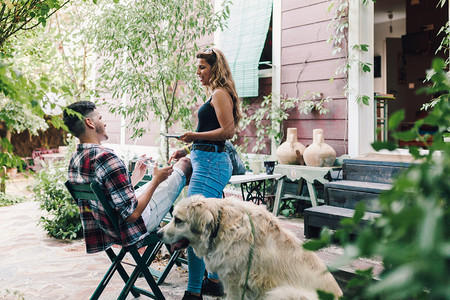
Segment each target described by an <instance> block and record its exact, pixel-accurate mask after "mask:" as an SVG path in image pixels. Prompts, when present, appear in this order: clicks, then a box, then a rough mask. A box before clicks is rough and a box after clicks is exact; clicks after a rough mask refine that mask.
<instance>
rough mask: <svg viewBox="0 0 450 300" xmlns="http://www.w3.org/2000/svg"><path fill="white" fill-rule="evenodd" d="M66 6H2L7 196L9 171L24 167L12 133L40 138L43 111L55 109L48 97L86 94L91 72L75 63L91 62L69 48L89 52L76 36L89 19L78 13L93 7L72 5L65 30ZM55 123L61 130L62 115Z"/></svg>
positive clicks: (0, 85) (0, 156) (1, 157)
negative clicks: (80, 24) (88, 74)
mask: <svg viewBox="0 0 450 300" xmlns="http://www.w3.org/2000/svg"><path fill="white" fill-rule="evenodd" d="M77 2H80V1H77ZM67 3H68V1H61V2H60V1H56V0H45V1H31V0H30V1H5V2H3V3H2V4H1V5H0V7H1V10H0V17H1V19H0V100H1V101H0V126H2V127H3V129H4V130H5V131H6V134H5V136H3V137H2V142H1V144H0V149H1V153H0V162H1V166H2V169H1V170H0V177H1V185H0V191H4V183H5V180H6V179H7V178H6V172H5V168H6V167H16V166H19V167H21V165H22V163H21V162H22V161H21V159H20V158H19V157H16V156H14V155H13V150H12V145H11V143H10V139H11V133H20V132H22V131H24V130H28V131H29V132H30V134H37V130H44V129H46V128H47V127H48V125H47V123H46V122H45V120H44V116H45V112H44V111H43V109H42V107H44V106H47V108H48V109H50V108H52V109H54V108H55V106H56V104H55V103H52V101H50V99H49V95H52V94H53V95H58V97H59V96H64V95H65V96H69V97H70V98H72V97H75V98H77V97H78V98H79V97H81V96H82V94H83V93H85V91H86V88H85V86H86V83H85V82H86V80H85V77H86V76H85V74H86V72H87V71H86V67H85V65H83V64H78V65H77V64H76V62H77V61H82V62H85V61H86V55H85V53H86V51H84V53H81V54H80V51H79V50H78V51H77V52H76V53H75V52H74V51H67V48H68V47H70V46H72V47H80V45H81V47H80V48H79V49H81V50H86V47H85V45H86V44H87V43H86V42H85V40H83V39H81V38H79V36H80V35H78V36H75V35H74V33H77V32H80V31H81V30H82V29H83V28H85V26H84V27H83V26H79V23H80V22H82V20H85V19H84V18H82V17H81V14H80V13H78V15H76V13H77V11H80V9H81V8H83V7H84V8H85V7H86V6H87V5H93V4H91V3H85V4H84V5H81V3H78V4H79V5H78V6H69V7H70V9H68V10H66V13H65V14H63V13H61V16H62V17H63V18H64V19H65V20H64V22H61V23H63V24H62V25H61V24H60V22H59V18H60V17H61V16H58V14H56V12H57V11H58V10H60V9H61V8H62V7H67V5H66V4H67ZM83 3H84V2H83ZM80 7H81V8H80ZM85 10H86V11H88V10H87V9H85ZM90 11H92V9H90ZM88 15H89V14H88V13H86V14H85V15H83V17H87V16H88ZM50 17H51V18H50ZM74 20H75V21H76V23H77V24H75V22H74ZM85 22H86V21H85ZM39 24H42V26H38V25H39ZM67 28H70V29H71V30H68V29H67ZM30 29H33V30H30ZM86 36H87V35H86ZM68 40H69V42H68ZM75 41H76V42H77V43H75ZM67 52H69V53H67ZM83 54H84V55H83ZM80 66H82V67H80ZM80 70H81V71H80ZM78 73H82V75H81V76H78ZM78 77H80V78H82V80H81V84H80V83H79V82H77V78H78ZM47 112H48V110H47ZM51 123H52V124H53V125H54V126H55V127H56V128H59V127H60V126H62V122H61V119H60V118H59V116H53V117H52V118H51Z"/></svg>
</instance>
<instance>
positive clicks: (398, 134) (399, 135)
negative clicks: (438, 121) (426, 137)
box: [392, 130, 418, 141]
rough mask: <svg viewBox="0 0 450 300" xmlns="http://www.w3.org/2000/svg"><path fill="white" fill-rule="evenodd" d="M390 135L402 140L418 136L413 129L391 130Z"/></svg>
mask: <svg viewBox="0 0 450 300" xmlns="http://www.w3.org/2000/svg"><path fill="white" fill-rule="evenodd" d="M392 136H393V137H395V138H396V139H399V140H402V141H413V140H415V139H416V138H417V137H418V136H417V133H416V132H415V131H413V130H408V131H397V132H393V133H392Z"/></svg>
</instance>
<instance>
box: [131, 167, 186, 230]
mask: <svg viewBox="0 0 450 300" xmlns="http://www.w3.org/2000/svg"><path fill="white" fill-rule="evenodd" d="M149 184H150V182H148V183H146V184H144V185H143V186H141V187H140V188H138V189H137V190H136V197H138V196H139V195H141V194H142V193H143V192H144V191H145V189H146V188H147V187H148V185H149ZM185 185H186V175H185V174H184V173H183V172H182V171H181V170H180V169H178V168H173V173H172V174H171V175H170V176H169V178H167V179H166V180H164V181H163V182H161V183H160V185H159V186H158V187H157V188H156V190H155V192H154V193H153V195H152V198H151V199H150V202H149V203H148V205H147V206H146V207H145V209H144V211H143V212H142V218H143V219H144V223H145V226H146V227H147V230H148V231H149V232H151V231H155V230H156V228H158V226H159V224H160V223H161V221H162V219H163V218H164V217H165V216H166V215H167V213H168V212H169V210H170V208H171V207H172V205H173V203H174V202H175V200H176V199H177V198H178V195H179V194H180V193H181V190H182V189H183V187H184V186H185Z"/></svg>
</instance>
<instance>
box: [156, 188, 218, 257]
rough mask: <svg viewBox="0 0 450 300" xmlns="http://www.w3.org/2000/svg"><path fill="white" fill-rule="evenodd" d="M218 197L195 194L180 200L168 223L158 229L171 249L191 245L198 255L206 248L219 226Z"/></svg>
mask: <svg viewBox="0 0 450 300" xmlns="http://www.w3.org/2000/svg"><path fill="white" fill-rule="evenodd" d="M219 210H220V199H213V198H208V199H206V198H205V197H203V196H200V195H195V196H192V197H189V198H185V199H183V200H181V201H180V202H179V203H178V204H177V205H176V206H175V208H174V211H173V218H172V220H171V221H170V223H169V224H167V225H166V226H164V227H163V228H162V229H160V230H159V231H158V236H159V237H160V239H161V240H162V241H163V242H164V243H168V244H171V246H172V251H174V250H179V249H183V248H186V247H187V246H189V245H191V246H192V248H194V250H195V252H196V254H197V255H199V256H203V255H204V254H205V253H206V251H207V250H208V246H209V242H210V238H211V235H214V234H217V229H218V226H219Z"/></svg>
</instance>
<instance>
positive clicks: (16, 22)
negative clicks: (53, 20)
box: [0, 0, 69, 48]
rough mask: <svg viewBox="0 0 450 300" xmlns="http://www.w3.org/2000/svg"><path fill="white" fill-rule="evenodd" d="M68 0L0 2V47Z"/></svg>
mask: <svg viewBox="0 0 450 300" xmlns="http://www.w3.org/2000/svg"><path fill="white" fill-rule="evenodd" d="M67 2H69V1H68V0H64V1H60V0H38V1H36V0H8V1H2V2H1V4H0V48H1V47H2V46H3V44H4V43H5V42H6V41H7V40H8V39H9V38H10V37H12V36H13V35H15V34H17V33H18V32H20V31H25V30H30V29H32V28H35V27H36V26H38V25H39V24H42V25H43V26H45V24H46V22H47V19H48V18H49V17H50V16H51V15H52V14H53V13H55V12H56V11H57V10H58V9H60V8H61V6H64V5H65V4H66V3H67Z"/></svg>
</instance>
